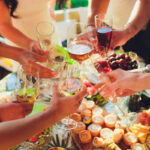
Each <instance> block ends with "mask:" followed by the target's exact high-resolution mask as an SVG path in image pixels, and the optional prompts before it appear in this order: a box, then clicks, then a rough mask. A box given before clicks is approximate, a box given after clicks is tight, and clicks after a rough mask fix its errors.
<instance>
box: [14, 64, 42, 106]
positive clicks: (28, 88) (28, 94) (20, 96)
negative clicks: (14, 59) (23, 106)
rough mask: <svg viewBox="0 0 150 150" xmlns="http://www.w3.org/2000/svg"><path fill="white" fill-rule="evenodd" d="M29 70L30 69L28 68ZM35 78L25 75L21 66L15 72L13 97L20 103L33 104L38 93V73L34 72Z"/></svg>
mask: <svg viewBox="0 0 150 150" xmlns="http://www.w3.org/2000/svg"><path fill="white" fill-rule="evenodd" d="M29 68H31V67H30V66H29ZM34 74H35V77H33V76H31V75H26V74H25V72H24V70H23V68H22V66H19V68H18V71H17V79H16V86H15V96H16V98H17V101H19V102H21V103H34V102H35V100H36V99H37V98H38V96H39V93H40V88H39V71H36V72H34Z"/></svg>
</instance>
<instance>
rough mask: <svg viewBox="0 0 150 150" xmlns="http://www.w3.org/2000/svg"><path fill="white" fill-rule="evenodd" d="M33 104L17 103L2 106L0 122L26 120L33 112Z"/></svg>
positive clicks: (0, 107) (0, 106)
mask: <svg viewBox="0 0 150 150" xmlns="http://www.w3.org/2000/svg"><path fill="white" fill-rule="evenodd" d="M32 108H33V104H23V103H19V102H17V101H14V102H10V103H6V104H2V105H0V121H2V122H3V121H9V120H15V119H19V118H24V117H25V116H26V115H28V114H29V113H31V112H32Z"/></svg>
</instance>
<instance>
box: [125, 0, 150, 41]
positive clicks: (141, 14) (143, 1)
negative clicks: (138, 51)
mask: <svg viewBox="0 0 150 150" xmlns="http://www.w3.org/2000/svg"><path fill="white" fill-rule="evenodd" d="M149 19H150V1H149V0H140V1H139V8H138V11H137V13H136V15H135V16H134V18H133V19H132V20H131V22H130V23H129V25H128V26H127V28H126V31H127V33H128V35H129V37H128V38H129V39H131V38H132V37H133V36H135V35H136V34H137V33H138V32H139V31H140V30H141V29H142V28H143V27H144V26H145V25H146V24H147V23H148V21H149Z"/></svg>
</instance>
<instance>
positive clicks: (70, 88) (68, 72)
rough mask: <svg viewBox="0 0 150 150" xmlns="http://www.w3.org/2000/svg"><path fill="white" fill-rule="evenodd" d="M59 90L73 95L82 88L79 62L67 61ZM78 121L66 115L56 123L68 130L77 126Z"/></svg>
mask: <svg viewBox="0 0 150 150" xmlns="http://www.w3.org/2000/svg"><path fill="white" fill-rule="evenodd" d="M58 86H59V91H60V93H61V94H63V95H65V96H72V95H74V94H76V93H77V92H79V91H80V90H82V88H83V84H82V79H81V78H80V66H79V63H78V62H74V63H73V64H68V63H65V64H64V67H63V68H62V71H61V75H60V79H59V81H58ZM76 126H77V123H76V121H74V120H73V119H70V118H69V117H65V118H64V119H62V120H61V121H60V122H58V123H56V127H57V128H59V129H63V130H66V131H70V130H72V129H74V128H76Z"/></svg>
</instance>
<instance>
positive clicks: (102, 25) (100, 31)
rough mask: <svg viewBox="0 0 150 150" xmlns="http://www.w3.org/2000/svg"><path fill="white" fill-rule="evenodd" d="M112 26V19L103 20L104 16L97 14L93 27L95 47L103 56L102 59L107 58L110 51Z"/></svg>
mask: <svg viewBox="0 0 150 150" xmlns="http://www.w3.org/2000/svg"><path fill="white" fill-rule="evenodd" d="M112 25H113V19H112V18H111V19H107V18H105V15H104V14H97V15H96V16H95V27H96V32H97V41H98V43H97V45H98V48H99V52H100V53H101V54H104V57H107V56H108V52H109V49H110V43H111V37H112Z"/></svg>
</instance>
